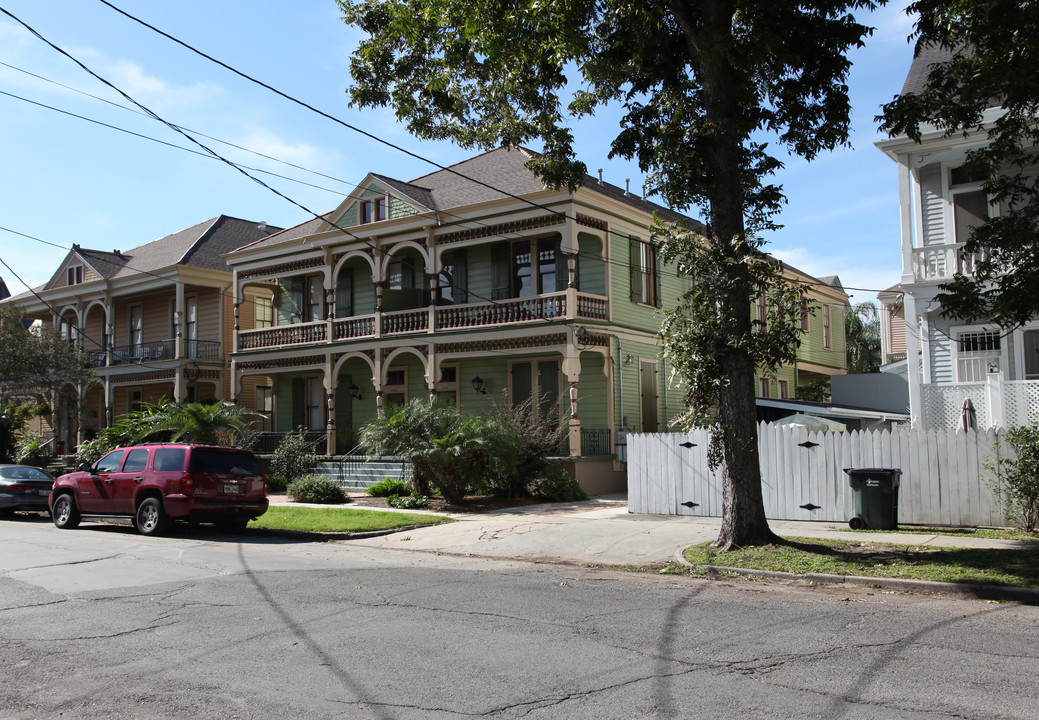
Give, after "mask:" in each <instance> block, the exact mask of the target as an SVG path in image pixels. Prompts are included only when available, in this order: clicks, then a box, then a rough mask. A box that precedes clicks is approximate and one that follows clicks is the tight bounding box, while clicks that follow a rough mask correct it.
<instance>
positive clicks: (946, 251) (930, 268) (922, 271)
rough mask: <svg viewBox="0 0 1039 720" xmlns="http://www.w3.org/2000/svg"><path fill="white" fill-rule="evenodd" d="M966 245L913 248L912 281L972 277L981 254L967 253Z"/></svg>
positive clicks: (950, 244)
mask: <svg viewBox="0 0 1039 720" xmlns="http://www.w3.org/2000/svg"><path fill="white" fill-rule="evenodd" d="M965 245H966V243H947V244H939V245H927V246H925V247H921V248H913V279H914V281H916V282H928V281H942V282H944V281H946V280H951V279H952V278H953V277H954V276H956V275H973V274H974V270H975V268H976V267H977V265H978V263H979V262H981V261H982V260H983V259H984V258H985V255H984V254H983V253H967V252H964V250H963V248H964V246H965Z"/></svg>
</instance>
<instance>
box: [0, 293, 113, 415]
mask: <svg viewBox="0 0 1039 720" xmlns="http://www.w3.org/2000/svg"><path fill="white" fill-rule="evenodd" d="M30 323H31V320H29V319H28V318H26V317H25V313H24V311H23V309H22V308H21V307H19V306H18V305H14V304H11V303H3V304H0V400H5V399H6V398H8V397H11V396H21V395H29V394H36V393H38V392H41V391H47V392H50V391H55V390H57V389H59V388H60V387H61V386H62V385H64V384H66V383H72V384H77V383H81V382H84V381H86V380H88V379H90V378H91V377H92V376H93V370H92V369H91V367H90V358H89V356H88V355H87V354H86V353H84V352H83V351H82V350H80V349H79V348H78V347H77V346H76V345H75V343H73V342H69V341H68V340H67V339H65V338H62V337H61V333H60V332H59V331H58V329H57V328H54V327H50V326H47V325H35V326H31V327H30ZM2 404H3V403H2V402H0V405H2Z"/></svg>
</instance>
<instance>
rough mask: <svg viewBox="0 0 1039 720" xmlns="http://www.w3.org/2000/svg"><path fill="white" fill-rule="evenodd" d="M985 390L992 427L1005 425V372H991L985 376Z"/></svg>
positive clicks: (989, 422) (989, 423)
mask: <svg viewBox="0 0 1039 720" xmlns="http://www.w3.org/2000/svg"><path fill="white" fill-rule="evenodd" d="M985 391H986V396H987V398H988V425H989V427H991V428H998V427H1004V421H1003V414H1004V413H1003V373H1001V372H998V371H997V372H990V373H989V374H988V376H987V377H986V378H985Z"/></svg>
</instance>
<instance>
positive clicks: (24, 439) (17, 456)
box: [14, 430, 45, 463]
mask: <svg viewBox="0 0 1039 720" xmlns="http://www.w3.org/2000/svg"><path fill="white" fill-rule="evenodd" d="M44 452H45V450H44V448H43V435H41V434H40V433H38V432H36V431H35V430H26V431H25V432H23V433H22V436H21V437H20V438H18V442H17V443H15V446H14V461H15V462H16V463H25V462H30V461H32V460H34V459H35V458H36V457H37V456H39V455H43V454H44Z"/></svg>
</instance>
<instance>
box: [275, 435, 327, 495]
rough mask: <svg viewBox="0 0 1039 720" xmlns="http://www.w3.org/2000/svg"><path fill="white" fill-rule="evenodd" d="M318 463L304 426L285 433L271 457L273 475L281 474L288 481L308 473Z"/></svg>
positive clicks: (290, 481)
mask: <svg viewBox="0 0 1039 720" xmlns="http://www.w3.org/2000/svg"><path fill="white" fill-rule="evenodd" d="M315 465H317V457H316V456H315V455H314V453H313V452H311V449H310V446H309V445H307V436H306V433H305V432H304V430H303V428H298V429H297V430H296V431H295V432H289V433H285V437H284V438H282V441H281V442H280V443H279V444H278V447H277V449H276V450H275V451H274V455H273V456H272V457H271V473H270V474H271V475H280V476H281V477H283V478H285V480H286V481H287V482H288V483H290V484H291V483H292V481H293V480H298V479H300V478H302V477H303V476H305V475H307V474H308V473H309V472H310V471H311V470H313V469H314V466H315Z"/></svg>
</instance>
